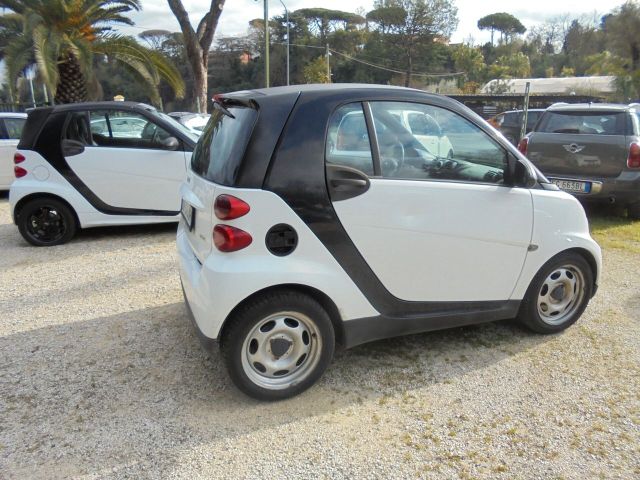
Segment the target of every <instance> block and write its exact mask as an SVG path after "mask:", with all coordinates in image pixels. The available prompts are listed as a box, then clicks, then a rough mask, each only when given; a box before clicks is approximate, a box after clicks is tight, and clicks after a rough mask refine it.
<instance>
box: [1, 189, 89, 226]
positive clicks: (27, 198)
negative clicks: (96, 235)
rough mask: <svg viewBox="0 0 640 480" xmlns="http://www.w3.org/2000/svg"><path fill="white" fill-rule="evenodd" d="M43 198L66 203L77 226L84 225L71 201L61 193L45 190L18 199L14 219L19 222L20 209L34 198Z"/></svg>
mask: <svg viewBox="0 0 640 480" xmlns="http://www.w3.org/2000/svg"><path fill="white" fill-rule="evenodd" d="M43 198H51V199H53V200H57V201H59V202H61V203H63V204H65V205H66V206H67V208H68V209H69V211H70V212H71V213H72V214H73V218H74V220H75V223H76V227H77V228H81V227H82V225H81V224H80V218H79V217H78V214H77V213H76V211H75V209H74V208H73V206H72V205H71V203H69V202H68V201H67V200H65V199H64V198H62V197H60V196H59V195H55V194H53V193H43V192H38V193H31V194H29V195H25V196H24V197H22V198H21V199H20V200H19V201H18V203H16V206H15V208H14V209H13V218H14V221H15V222H16V223H17V221H18V217H19V216H20V211H21V210H22V208H23V207H24V206H25V205H26V204H27V203H29V202H31V201H32V200H40V199H43Z"/></svg>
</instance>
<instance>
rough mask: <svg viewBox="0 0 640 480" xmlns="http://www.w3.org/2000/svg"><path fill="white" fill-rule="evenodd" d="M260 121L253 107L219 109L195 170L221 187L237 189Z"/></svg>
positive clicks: (198, 148) (197, 151)
mask: <svg viewBox="0 0 640 480" xmlns="http://www.w3.org/2000/svg"><path fill="white" fill-rule="evenodd" d="M257 118H258V112H257V111H256V110H255V109H253V108H250V107H245V106H235V105H229V106H228V107H227V108H225V109H224V110H223V109H221V108H216V109H215V110H214V111H213V113H212V114H211V119H210V120H209V123H207V126H206V127H205V129H204V131H203V132H202V136H201V137H200V140H198V143H197V145H196V148H195V149H194V151H193V155H192V157H191V169H192V170H193V171H194V172H195V173H196V174H198V175H200V176H201V177H204V178H206V179H207V180H210V181H212V182H215V183H219V184H221V185H233V183H234V182H235V179H236V175H237V173H238V171H239V169H240V165H241V164H242V160H243V158H244V153H245V150H246V149H247V145H248V144H249V139H250V137H251V133H252V131H253V126H254V125H255V123H256V119H257Z"/></svg>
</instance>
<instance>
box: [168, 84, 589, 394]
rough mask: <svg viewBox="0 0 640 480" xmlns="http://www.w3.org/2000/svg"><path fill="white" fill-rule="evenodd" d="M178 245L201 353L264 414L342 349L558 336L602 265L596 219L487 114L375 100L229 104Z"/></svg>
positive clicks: (204, 143)
mask: <svg viewBox="0 0 640 480" xmlns="http://www.w3.org/2000/svg"><path fill="white" fill-rule="evenodd" d="M406 112H411V114H412V115H415V114H421V115H425V121H427V120H428V121H429V122H437V124H438V127H439V131H438V133H437V135H440V136H446V137H447V141H448V142H450V143H451V148H450V149H446V151H445V152H443V151H442V149H441V148H436V147H434V145H438V144H439V143H440V142H434V141H433V139H432V138H425V136H424V135H420V134H416V133H414V132H412V130H411V128H408V127H407V125H406V122H403V121H402V119H403V117H404V116H405V115H404V114H405V113H406ZM416 121H419V120H416ZM449 151H451V154H449ZM461 152H462V153H461ZM177 248H178V252H179V256H180V276H181V278H182V283H183V288H184V294H185V299H186V302H187V305H188V306H189V310H190V312H191V313H192V316H193V318H194V320H195V324H196V326H197V328H198V330H199V332H200V334H201V337H202V339H203V340H204V341H205V342H206V343H207V344H209V345H210V344H212V343H213V342H214V341H215V340H217V341H218V342H219V343H220V345H221V348H222V352H223V354H224V358H225V361H226V364H227V367H228V370H229V372H230V375H231V378H232V380H233V381H234V383H235V384H236V385H237V386H238V387H239V388H240V389H241V390H242V391H244V392H245V393H247V394H249V395H251V396H254V397H257V398H260V399H281V398H286V397H290V396H292V395H295V394H297V393H299V392H301V391H303V390H304V389H306V388H308V387H309V386H311V385H312V384H313V383H314V382H315V381H316V380H318V378H319V377H320V375H321V374H322V373H323V371H324V370H325V368H326V367H327V365H328V364H329V362H330V360H331V358H332V355H333V352H334V346H335V345H336V344H340V345H342V346H344V347H347V348H348V347H352V346H354V345H358V344H362V343H364V342H370V341H372V340H376V339H382V338H387V337H392V336H396V335H404V334H410V333H417V332H423V331H428V330H436V329H442V328H448V327H455V326H460V325H468V324H474V323H479V322H486V321H491V320H499V319H510V318H518V319H519V320H520V321H522V322H523V323H524V324H526V325H527V326H529V327H530V328H531V329H533V330H535V331H536V332H541V333H553V332H559V331H561V330H563V329H565V328H567V327H568V326H569V325H571V324H573V323H574V322H575V321H576V320H577V319H578V318H579V317H580V315H581V314H582V312H583V311H584V309H585V308H586V306H587V303H588V302H589V300H590V298H591V297H592V296H593V295H594V294H595V291H596V288H597V285H598V278H599V273H600V267H601V253H600V248H599V247H598V245H597V244H596V243H595V242H594V241H593V240H592V238H591V237H590V236H589V229H588V223H587V218H586V216H585V213H584V211H583V209H582V207H581V206H580V204H579V203H578V202H577V201H576V200H575V199H574V198H573V197H572V196H570V195H569V194H567V193H564V192H562V191H560V190H559V189H558V188H557V187H556V186H555V185H553V184H552V183H550V182H549V181H548V180H547V179H545V177H544V176H543V175H542V174H541V173H539V172H538V171H537V170H536V169H535V167H533V166H532V165H531V163H530V162H529V161H528V160H527V159H526V158H525V157H523V156H522V155H521V154H520V153H519V152H518V151H517V150H516V148H515V147H514V146H513V145H511V144H510V143H509V142H508V141H506V140H505V139H504V137H502V136H501V135H499V134H498V133H497V132H496V131H495V130H494V129H493V128H492V127H490V126H489V125H488V124H487V123H486V122H484V121H483V120H482V119H481V118H480V117H478V116H477V115H475V114H474V113H473V112H471V111H470V110H469V109H467V108H466V107H464V106H462V105H461V104H459V103H457V102H455V101H453V100H451V99H448V98H445V97H441V96H437V95H429V94H426V93H424V92H420V91H417V90H409V89H403V88H393V87H380V86H366V85H331V86H313V85H310V86H303V87H300V86H297V87H279V88H273V89H267V90H256V91H247V92H237V93H234V94H228V95H224V96H219V97H217V98H216V101H215V109H214V113H213V115H212V118H211V121H210V122H209V124H208V126H207V128H206V129H205V130H204V133H203V135H202V137H201V139H200V141H199V142H198V144H197V146H196V149H195V151H194V154H193V157H192V160H191V168H190V169H189V171H188V173H187V178H186V182H185V184H184V186H183V188H182V219H181V221H180V224H179V226H178V235H177Z"/></svg>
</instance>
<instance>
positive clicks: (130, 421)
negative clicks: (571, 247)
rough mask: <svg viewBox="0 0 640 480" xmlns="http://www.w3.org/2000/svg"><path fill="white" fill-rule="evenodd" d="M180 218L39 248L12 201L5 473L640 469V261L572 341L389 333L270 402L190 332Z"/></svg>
mask: <svg viewBox="0 0 640 480" xmlns="http://www.w3.org/2000/svg"><path fill="white" fill-rule="evenodd" d="M174 229H175V226H159V227H158V226H154V227H136V228H131V227H129V228H110V229H101V230H93V231H87V232H83V233H82V234H81V235H80V236H79V237H78V238H77V239H76V240H74V241H73V242H72V243H70V244H68V245H65V246H61V247H54V248H45V249H43V248H33V247H30V246H28V245H27V244H26V243H25V242H24V241H23V240H22V238H21V237H20V236H19V234H18V231H17V229H16V228H15V226H14V225H12V224H11V220H10V215H9V208H8V202H7V200H6V198H1V199H0V272H1V275H0V319H1V320H0V478H47V479H49V478H71V477H73V478H88V479H90V478H185V479H198V478H285V477H290V478H291V477H293V478H389V479H393V478H492V479H493V478H505V479H507V478H508V479H513V478H527V479H529V478H540V479H551V478H558V479H560V478H565V479H570V478H576V479H578V478H579V479H585V478H607V479H609V478H621V479H629V478H634V477H635V478H640V388H639V387H640V350H639V348H638V347H639V343H640V342H639V340H638V339H639V337H640V294H639V293H638V279H639V278H640V254H637V253H629V252H624V251H621V250H610V251H606V252H605V262H606V270H605V273H604V278H603V282H602V285H601V287H600V292H599V293H598V295H597V297H596V298H595V299H594V300H593V301H592V303H591V305H590V307H589V308H588V310H587V312H586V313H585V315H584V316H583V318H582V319H581V320H580V322H579V323H578V324H577V325H576V326H574V327H572V328H570V329H569V330H568V331H566V332H565V333H563V334H560V335H556V336H537V335H533V334H529V333H527V332H526V331H523V330H521V329H520V328H518V327H517V326H515V325H513V324H511V323H509V322H501V323H496V324H487V325H481V326H475V327H468V328H458V329H455V330H450V331H446V332H436V333H429V334H423V335H414V336H411V337H405V338H400V339H392V340H388V341H382V342H376V343H373V344H370V345H364V346H361V347H358V348H354V349H352V350H349V351H346V352H340V353H338V354H337V355H336V358H335V359H334V362H333V364H332V366H331V367H330V368H329V370H328V371H327V373H326V374H325V376H324V377H323V379H322V380H321V381H320V382H319V384H318V385H316V386H315V387H314V388H312V389H311V390H309V391H307V392H306V393H304V394H303V395H301V396H299V397H297V398H294V399H291V400H288V401H283V402H279V403H271V404H265V403H259V402H256V401H253V400H251V399H249V398H247V397H245V396H243V395H242V394H240V393H239V392H238V391H237V390H236V389H235V388H234V387H233V386H232V385H231V382H230V380H229V379H228V378H227V375H226V373H225V371H224V370H223V367H222V362H221V358H220V355H219V353H218V352H215V353H213V354H208V353H206V352H205V351H204V350H203V349H202V348H201V347H200V345H199V343H198V341H197V339H196V337H195V335H194V334H193V332H192V330H191V326H190V325H189V322H188V319H187V316H186V311H185V307H184V305H183V303H182V297H181V292H180V284H179V279H178V275H177V273H176V254H175V251H174Z"/></svg>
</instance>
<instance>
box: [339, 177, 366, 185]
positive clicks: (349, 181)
mask: <svg viewBox="0 0 640 480" xmlns="http://www.w3.org/2000/svg"><path fill="white" fill-rule="evenodd" d="M341 185H345V186H349V187H366V186H367V181H366V180H364V179H362V178H332V179H331V186H332V187H339V186H341Z"/></svg>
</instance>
